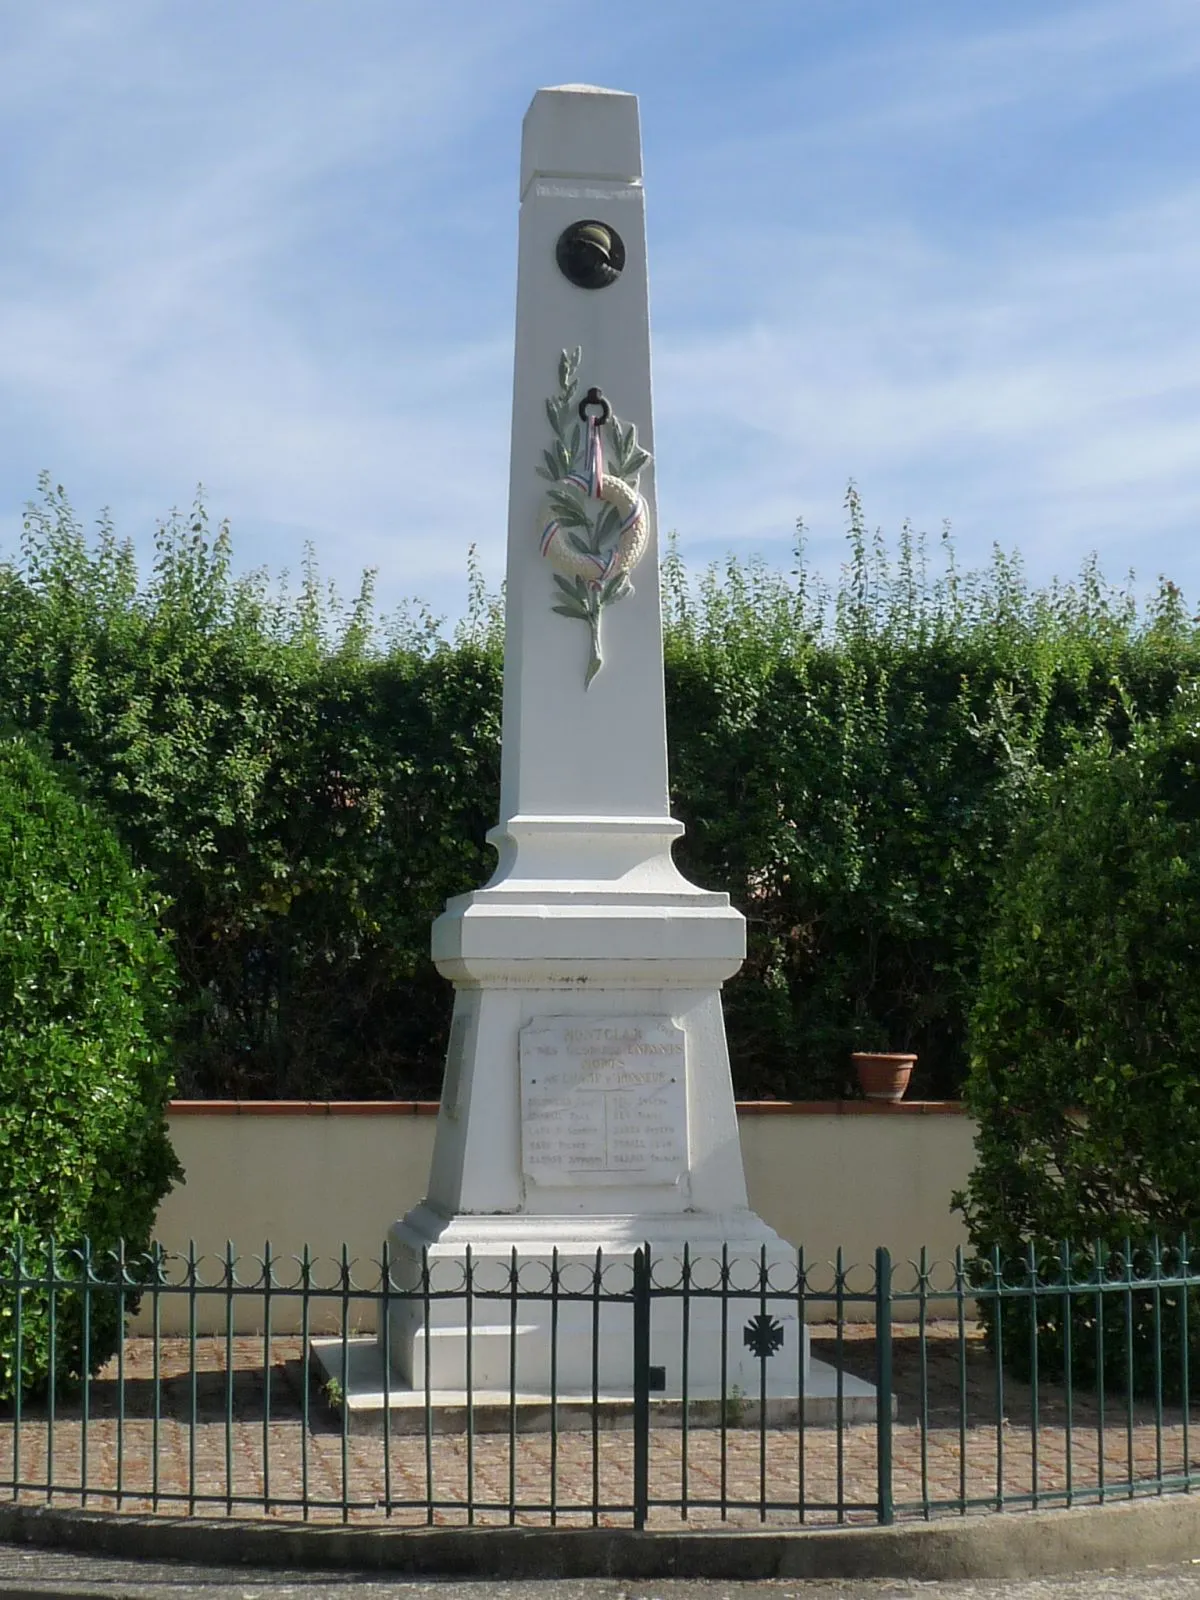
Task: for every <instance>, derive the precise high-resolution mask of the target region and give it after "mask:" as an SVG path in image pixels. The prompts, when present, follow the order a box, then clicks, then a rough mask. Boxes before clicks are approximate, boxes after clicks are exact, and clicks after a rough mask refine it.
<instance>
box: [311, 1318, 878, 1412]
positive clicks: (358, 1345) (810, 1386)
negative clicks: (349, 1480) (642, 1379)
mask: <svg viewBox="0 0 1200 1600" xmlns="http://www.w3.org/2000/svg"><path fill="white" fill-rule="evenodd" d="M343 1350H344V1353H343ZM309 1369H310V1371H311V1372H312V1374H313V1376H314V1378H315V1380H316V1383H317V1384H318V1386H319V1388H320V1389H321V1392H322V1394H323V1395H324V1397H325V1400H326V1401H327V1403H328V1404H329V1406H330V1408H331V1409H332V1410H333V1411H334V1412H335V1413H337V1414H338V1415H339V1416H341V1415H345V1416H346V1417H347V1419H348V1425H349V1430H350V1432H352V1433H382V1432H383V1425H384V1414H385V1411H386V1412H387V1413H388V1414H389V1427H390V1430H391V1432H393V1433H395V1434H413V1433H424V1431H425V1399H426V1396H425V1390H424V1389H423V1388H422V1389H411V1388H406V1387H404V1386H402V1385H401V1384H400V1382H399V1380H397V1379H396V1378H395V1377H393V1378H392V1380H391V1381H390V1383H388V1384H386V1385H385V1381H384V1378H385V1372H384V1362H383V1352H382V1351H381V1349H380V1347H379V1345H378V1343H377V1342H376V1340H375V1339H374V1338H373V1337H370V1336H366V1337H363V1338H357V1339H348V1340H346V1341H345V1345H344V1347H343V1341H342V1340H341V1339H338V1338H329V1339H312V1340H310V1341H309ZM840 1391H841V1401H840V1418H841V1421H842V1424H843V1425H844V1426H847V1427H848V1426H853V1425H854V1424H856V1423H869V1422H874V1420H875V1389H874V1387H873V1385H871V1384H869V1383H866V1382H864V1381H863V1379H861V1378H855V1377H852V1376H851V1375H850V1374H849V1373H845V1372H844V1373H842V1374H841V1379H840ZM838 1394H839V1375H838V1372H837V1369H836V1368H835V1367H832V1366H830V1365H829V1363H828V1362H825V1361H818V1360H816V1359H815V1358H810V1360H809V1366H808V1376H807V1379H806V1382H805V1386H804V1395H803V1397H800V1396H798V1395H768V1397H767V1402H766V1415H765V1426H766V1427H768V1428H784V1427H794V1426H796V1424H797V1423H798V1422H799V1420H800V1415H801V1408H802V1407H803V1415H804V1422H805V1425H806V1426H808V1427H818V1428H820V1427H826V1428H829V1427H836V1426H837V1425H838V1420H839V1399H838ZM429 1403H430V1408H431V1411H432V1413H433V1431H434V1432H435V1433H465V1432H466V1428H467V1397H466V1394H465V1393H464V1391H463V1390H461V1389H431V1390H430V1392H429ZM893 1406H894V1402H893ZM683 1410H684V1407H683V1401H682V1399H681V1398H680V1397H679V1396H670V1395H666V1396H656V1395H651V1397H650V1423H651V1426H652V1427H656V1428H678V1427H679V1426H680V1425H681V1424H682V1421H683ZM471 1411H472V1413H473V1425H474V1428H475V1431H476V1432H478V1433H507V1432H508V1431H509V1428H510V1427H512V1426H514V1425H515V1429H516V1431H517V1432H518V1433H545V1432H549V1430H550V1428H551V1426H552V1425H556V1426H557V1427H558V1428H559V1430H560V1431H563V1432H568V1431H575V1430H580V1431H582V1430H586V1429H589V1428H591V1426H592V1423H593V1416H594V1418H595V1422H596V1426H597V1427H599V1428H600V1429H602V1430H608V1429H616V1428H630V1427H632V1426H633V1393H632V1391H631V1390H628V1389H625V1390H615V1391H603V1390H602V1391H601V1392H600V1394H599V1396H598V1397H597V1399H596V1402H595V1405H594V1406H593V1402H592V1397H591V1395H590V1394H579V1393H562V1392H560V1393H559V1396H558V1405H557V1407H555V1406H554V1405H553V1404H552V1402H551V1398H550V1396H549V1394H532V1393H521V1392H518V1393H517V1395H516V1396H515V1399H514V1397H513V1396H511V1395H510V1393H509V1391H508V1390H507V1389H476V1390H475V1391H474V1393H473V1396H472V1405H471ZM760 1413H761V1407H760V1403H759V1398H758V1396H757V1395H747V1394H744V1393H741V1392H738V1391H736V1390H731V1391H730V1392H729V1393H727V1394H726V1396H725V1397H724V1398H722V1397H721V1395H720V1394H719V1393H718V1394H712V1393H708V1394H704V1393H701V1394H689V1396H688V1402H687V1420H688V1426H689V1428H719V1427H720V1426H721V1424H722V1421H724V1423H725V1426H726V1427H730V1428H757V1427H758V1426H759V1422H760Z"/></svg>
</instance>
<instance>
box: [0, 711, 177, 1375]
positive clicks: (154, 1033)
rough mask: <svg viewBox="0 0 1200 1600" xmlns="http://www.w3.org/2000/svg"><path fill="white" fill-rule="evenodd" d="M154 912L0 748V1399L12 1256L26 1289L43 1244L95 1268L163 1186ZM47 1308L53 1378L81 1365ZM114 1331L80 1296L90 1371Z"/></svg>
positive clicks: (82, 807) (34, 1340)
mask: <svg viewBox="0 0 1200 1600" xmlns="http://www.w3.org/2000/svg"><path fill="white" fill-rule="evenodd" d="M159 910H160V907H159V906H158V905H156V903H155V902H154V900H153V898H152V896H151V894H150V891H149V887H148V884H147V882H146V880H145V876H144V874H141V873H137V872H135V871H134V870H133V869H132V868H131V866H130V864H129V861H128V858H127V856H126V853H125V850H124V849H123V847H122V846H121V844H120V842H119V841H118V839H117V837H116V835H115V834H114V833H113V831H112V829H111V827H110V826H109V825H108V823H107V822H106V821H105V820H104V819H103V818H102V817H101V816H100V815H99V814H98V813H97V811H96V809H95V808H94V807H93V806H91V805H89V804H87V803H85V802H84V801H83V800H82V799H81V798H80V796H79V794H78V793H76V792H75V790H74V787H73V785H72V784H71V782H70V779H69V778H68V777H66V776H64V775H63V774H62V773H60V772H57V771H55V770H54V769H53V767H52V766H51V764H50V763H49V762H48V761H47V760H46V759H45V758H44V757H43V756H42V755H41V754H39V753H38V752H37V751H36V750H35V749H34V748H32V747H31V745H30V744H29V743H28V742H27V741H26V740H25V739H24V738H22V737H20V736H17V735H13V734H8V735H5V736H3V737H0V1399H4V1398H7V1397H11V1395H12V1393H13V1390H14V1386H15V1381H16V1365H17V1339H18V1331H17V1318H16V1311H17V1290H16V1289H15V1288H14V1286H13V1284H12V1281H11V1280H12V1278H13V1277H14V1275H15V1273H14V1269H15V1268H16V1266H17V1264H18V1258H19V1257H20V1259H22V1260H23V1262H24V1265H25V1272H26V1274H27V1275H28V1276H31V1277H33V1278H38V1277H41V1276H43V1275H44V1273H45V1269H46V1267H47V1265H48V1264H49V1256H48V1252H49V1251H50V1249H51V1241H52V1240H53V1241H55V1245H56V1250H57V1255H56V1263H57V1266H58V1269H59V1271H60V1273H62V1274H64V1275H66V1276H68V1277H71V1276H76V1277H77V1276H78V1274H79V1271H80V1267H81V1262H80V1257H79V1255H78V1254H77V1253H76V1252H78V1251H79V1250H81V1249H82V1247H83V1245H84V1241H88V1242H90V1246H91V1250H92V1255H93V1259H94V1260H95V1263H96V1266H97V1268H98V1269H100V1270H102V1271H107V1270H108V1267H107V1263H106V1262H105V1256H106V1253H107V1252H109V1251H112V1250H115V1249H117V1248H118V1245H119V1243H120V1241H124V1243H125V1248H126V1251H127V1252H128V1253H129V1254H130V1256H131V1257H135V1256H137V1255H138V1254H139V1253H141V1252H144V1251H145V1250H147V1249H148V1247H149V1243H150V1230H151V1228H152V1226H153V1223H154V1217H155V1212H156V1210H157V1207H158V1202H159V1201H160V1199H161V1198H162V1196H163V1195H164V1194H165V1193H166V1191H167V1190H168V1188H169V1187H170V1185H171V1183H172V1182H173V1181H174V1180H175V1179H176V1178H178V1177H180V1176H181V1172H180V1169H179V1167H178V1165H177V1163H176V1161H175V1157H174V1155H173V1153H172V1150H171V1147H170V1144H169V1143H168V1140H167V1131H166V1118H165V1108H166V1101H167V1096H168V1093H169V1091H170V1084H171V1077H170V1068H169V1040H170V1026H171V996H172V987H173V975H172V965H171V961H170V958H169V954H168V952H167V950H166V948H165V946H164V942H163V939H162V937H161V935H160V933H159V931H158V929H157V927H156V916H157V913H158V911H159ZM5 1278H8V1279H9V1280H10V1281H9V1282H8V1283H5V1282H4V1281H3V1280H4V1279H5ZM20 1298H21V1308H20V1309H21V1319H20V1320H21V1326H20V1357H21V1360H20V1368H21V1374H22V1382H23V1384H24V1385H25V1386H26V1387H27V1388H28V1389H29V1390H31V1391H36V1390H37V1389H38V1388H39V1387H41V1386H42V1385H43V1384H44V1383H45V1381H46V1379H47V1376H48V1373H49V1370H50V1340H51V1337H52V1335H51V1319H50V1304H49V1295H48V1292H47V1290H46V1289H45V1288H38V1287H31V1288H26V1289H24V1290H23V1292H22V1293H21V1297H20ZM135 1304H136V1297H135V1296H130V1297H129V1299H128V1303H127V1309H133V1307H134V1306H135ZM54 1309H55V1318H54V1330H53V1338H54V1366H55V1369H56V1371H57V1374H58V1376H59V1378H60V1379H62V1380H63V1381H64V1382H70V1381H71V1380H72V1379H74V1378H78V1377H79V1376H80V1375H81V1373H82V1367H83V1363H84V1334H83V1303H82V1298H81V1297H80V1296H79V1295H77V1294H75V1293H73V1292H70V1291H65V1292H62V1293H60V1294H59V1295H58V1296H57V1298H56V1304H55V1308H54ZM120 1331H121V1330H120V1317H119V1305H118V1300H117V1297H116V1296H114V1295H97V1296H96V1297H95V1298H94V1301H93V1305H92V1308H91V1326H90V1330H89V1334H90V1339H89V1349H88V1358H89V1364H90V1366H91V1368H92V1369H93V1370H95V1369H96V1368H97V1367H99V1366H100V1365H101V1364H102V1363H103V1362H104V1361H105V1360H107V1358H108V1357H109V1355H111V1354H112V1352H113V1350H114V1349H115V1348H116V1343H117V1340H118V1338H119V1336H120Z"/></svg>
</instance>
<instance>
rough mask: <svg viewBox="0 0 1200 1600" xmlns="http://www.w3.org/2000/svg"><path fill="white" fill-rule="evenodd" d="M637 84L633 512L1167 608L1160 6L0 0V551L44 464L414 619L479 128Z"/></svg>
mask: <svg viewBox="0 0 1200 1600" xmlns="http://www.w3.org/2000/svg"><path fill="white" fill-rule="evenodd" d="M563 82H592V83H601V84H605V85H608V86H611V87H614V88H622V89H631V90H633V91H635V92H636V93H637V94H638V95H639V96H640V98H641V110H642V128H643V140H644V146H645V166H646V185H647V205H648V215H649V227H650V250H651V257H650V271H651V308H652V317H653V329H654V345H655V407H656V432H657V453H658V490H659V497H660V499H659V511H660V522H661V524H662V526H663V527H664V528H674V529H677V530H678V533H679V536H680V541H681V546H682V549H683V551H684V554H685V556H686V557H687V558H688V559H689V561H691V562H693V563H696V564H700V563H703V562H705V561H707V560H709V559H712V558H713V557H718V556H722V555H724V554H725V553H726V552H727V551H730V550H734V551H737V552H739V553H741V554H745V555H748V554H751V553H759V554H762V555H764V556H765V557H767V558H768V559H769V560H772V561H779V562H780V563H786V562H787V561H788V558H789V552H790V545H791V540H792V535H793V528H794V524H795V521H796V518H797V517H803V518H804V520H805V522H806V523H807V525H808V527H809V530H810V537H811V546H810V548H811V550H812V553H813V556H814V559H815V560H816V561H817V563H818V564H819V565H820V566H821V567H822V568H823V569H824V570H825V571H826V572H827V573H834V572H836V569H837V566H838V564H839V563H840V561H841V559H842V555H843V550H844V516H843V510H842V501H843V495H844V491H845V487H846V483H847V480H848V479H849V478H851V477H853V478H854V479H855V480H856V482H857V483H858V486H859V489H860V492H861V493H862V495H863V498H864V501H865V504H866V510H867V514H868V517H869V520H870V521H871V523H872V524H873V525H875V524H878V525H881V526H882V527H883V528H884V530H885V531H886V532H887V533H889V534H892V533H894V532H895V531H896V530H897V529H898V527H899V525H900V523H901V521H902V520H903V519H904V518H906V517H908V518H911V519H912V521H913V523H914V524H915V525H916V526H917V527H918V528H924V529H928V530H929V531H931V532H932V533H935V534H936V533H937V531H938V530H939V529H940V526H941V524H942V521H943V519H949V521H950V522H951V524H952V525H953V527H954V529H955V532H956V536H957V541H958V547H959V559H960V561H961V562H962V563H963V564H971V563H974V562H977V561H981V560H986V558H987V555H988V552H989V550H990V548H991V545H992V543H993V541H996V542H999V543H1000V544H1001V545H1003V546H1004V547H1005V548H1013V547H1015V548H1017V549H1019V550H1020V552H1021V553H1022V555H1023V557H1024V559H1025V561H1026V565H1027V568H1028V570H1029V572H1030V574H1031V576H1033V577H1034V578H1035V579H1038V580H1042V579H1046V578H1049V577H1050V576H1052V575H1054V574H1061V575H1071V574H1073V573H1074V572H1076V571H1077V570H1078V568H1079V566H1080V564H1081V562H1082V561H1083V560H1084V558H1085V557H1086V556H1087V555H1088V553H1089V552H1091V551H1093V550H1094V551H1096V552H1098V554H1099V556H1100V559H1101V563H1102V565H1103V567H1104V569H1105V570H1106V572H1108V574H1109V575H1110V576H1112V577H1115V578H1120V577H1122V576H1123V575H1124V573H1125V572H1126V570H1127V569H1128V568H1130V567H1133V568H1135V569H1136V571H1137V574H1138V577H1139V579H1140V580H1143V581H1144V582H1151V581H1153V579H1154V578H1155V577H1156V576H1157V574H1158V573H1160V572H1163V573H1166V574H1168V575H1169V576H1170V577H1172V578H1174V579H1175V580H1176V581H1178V582H1181V583H1182V584H1183V586H1184V588H1185V590H1186V591H1187V593H1188V595H1189V597H1190V598H1192V599H1193V600H1196V599H1198V598H1200V541H1198V540H1197V531H1198V528H1200V516H1198V513H1200V316H1198V300H1200V6H1197V5H1196V3H1195V0H1137V3H1136V4H1134V3H1131V0H1063V3H1051V4H1047V3H1046V0H1039V3H1032V0H1005V3H1003V4H1000V3H993V0H972V4H970V5H964V4H962V3H961V0H946V3H936V0H905V3H903V4H900V3H897V0H878V3H868V0H861V3H860V0H743V3H742V4H740V5H737V6H734V5H730V4H726V3H718V0H708V3H705V0H637V3H630V0H605V3H604V4H602V5H586V4H584V5H571V6H566V5H563V4H561V3H549V0H437V3H430V0H423V3H419V4H418V3H413V0H336V3H334V0H323V3H316V0H237V3H234V0H205V3H204V4H203V5H181V4H179V3H178V0H78V3H76V0H39V3H37V4H28V3H22V0H0V194H3V196H4V202H3V205H2V206H0V407H2V415H3V422H4V426H3V428H2V429H0V551H2V552H3V553H5V554H10V553H11V552H12V551H13V550H14V548H15V542H16V539H17V536H18V533H19V528H20V516H21V509H22V506H23V504H24V503H25V502H26V501H27V500H28V499H30V498H31V497H32V496H33V495H34V492H35V489H36V480H37V474H38V472H39V470H40V469H42V468H47V469H49V471H50V472H51V474H52V476H53V477H54V479H55V481H56V482H59V483H62V484H63V485H64V487H65V488H66V490H67V491H68V493H69V495H70V496H71V498H72V500H73V501H74V503H75V506H76V508H77V510H78V511H79V512H80V514H81V515H82V516H83V517H84V518H85V520H88V521H92V520H94V518H95V516H96V514H97V513H98V512H99V511H100V509H101V508H102V507H105V506H107V507H110V508H111V510H112V512H113V515H114V517H115V519H116V523H117V528H118V531H119V532H120V533H122V534H128V535H131V536H132V537H133V538H134V540H135V543H136V544H137V547H138V549H139V551H140V552H142V553H143V554H147V553H148V552H149V551H150V549H151V544H152V536H153V531H154V525H155V522H156V519H157V518H159V517H160V516H162V515H163V514H164V513H165V512H167V511H168V510H169V509H170V508H171V507H172V506H173V505H180V506H183V505H186V504H188V503H189V502H190V500H191V497H192V494H193V491H194V488H195V485H196V484H197V483H198V482H202V483H203V484H204V485H205V489H206V492H207V496H208V500H209V504H210V507H211V509H212V511H213V513H214V514H215V515H216V516H218V517H228V518H229V519H230V520H231V522H232V526H233V535H234V550H235V556H236V559H237V562H238V565H239V567H241V568H250V567H257V566H267V567H268V568H270V570H271V571H272V572H273V573H278V571H279V570H280V569H281V568H290V569H291V570H292V571H293V572H295V571H296V569H297V568H298V566H299V562H300V556H301V551H302V547H303V544H304V542H305V541H306V540H311V542H312V543H313V545H314V546H315V549H316V555H317V559H318V562H319V565H320V567H321V570H322V572H323V573H324V574H325V575H326V576H327V577H330V578H332V579H334V580H335V581H336V582H337V584H338V586H339V587H340V588H342V589H343V591H344V592H347V593H348V592H352V591H353V590H355V589H356V587H357V579H358V574H359V571H360V569H361V568H362V567H364V566H373V567H377V568H378V569H379V578H378V596H379V601H380V606H381V609H383V610H385V611H387V610H390V609H391V608H392V607H393V606H394V605H396V604H397V603H398V602H399V601H400V600H401V599H402V598H403V597H405V596H410V595H421V596H424V597H426V598H427V599H429V600H430V601H431V602H432V603H433V604H434V606H435V608H437V609H438V610H441V611H444V612H448V613H450V614H452V615H453V614H454V613H456V612H457V611H458V610H460V609H461V606H462V604H463V598H464V587H465V585H464V574H465V565H466V552H467V547H468V545H469V544H471V543H475V544H477V545H478V547H479V550H480V553H481V556H482V559H483V562H484V566H485V570H486V571H487V573H488V575H489V577H491V578H492V579H493V580H497V579H498V578H499V577H500V575H501V573H502V569H503V559H504V537H505V530H504V521H505V505H506V478H507V470H508V410H509V392H510V385H511V362H512V350H511V341H512V321H513V309H514V295H515V281H514V280H515V248H516V221H517V194H516V191H517V163H518V154H519V144H520V122H521V117H522V115H523V113H524V110H525V107H526V105H527V104H528V101H529V99H530V96H531V95H532V93H533V91H534V90H535V89H536V88H537V87H538V86H539V85H542V84H555V83H563Z"/></svg>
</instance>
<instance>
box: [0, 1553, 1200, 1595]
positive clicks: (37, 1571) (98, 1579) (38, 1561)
mask: <svg viewBox="0 0 1200 1600" xmlns="http://www.w3.org/2000/svg"><path fill="white" fill-rule="evenodd" d="M0 1595H5V1596H21V1595H28V1596H34V1595H41V1596H49V1595H56V1596H60V1597H64V1600H65V1597H68V1596H70V1597H72V1600H82V1597H84V1596H87V1597H89V1600H90V1597H93V1596H96V1597H99V1596H104V1597H106V1600H167V1597H168V1596H169V1597H170V1600H201V1597H204V1600H217V1597H218V1596H220V1597H225V1596H238V1597H243V1600H251V1597H262V1600H275V1597H278V1600H284V1597H285V1596H286V1597H287V1600H318V1597H322V1600H324V1597H330V1600H338V1597H342V1596H346V1597H348V1596H350V1595H353V1596H355V1597H359V1600H375V1597H379V1600H385V1597H386V1600H391V1597H396V1600H401V1597H403V1600H421V1597H428V1600H485V1597H486V1600H835V1597H837V1600H842V1597H849V1596H861V1597H862V1600H902V1597H908V1600H1085V1597H1086V1600H1200V1562H1193V1563H1189V1564H1188V1565H1187V1566H1185V1567H1171V1568H1166V1567H1158V1568H1148V1569H1146V1570H1145V1571H1144V1572H1138V1573H1085V1574H1080V1575H1078V1576H1072V1577H1058V1578H1045V1579H1036V1580H1028V1581H1015V1580H1011V1579H1010V1580H1007V1581H1005V1582H1003V1583H922V1582H916V1581H910V1580H902V1581H901V1580H891V1579H881V1580H875V1581H870V1580H856V1581H855V1582H853V1583H826V1582H813V1583H797V1582H795V1581H793V1580H782V1581H778V1582H759V1583H746V1584H737V1583H728V1582H706V1581H703V1580H699V1579H674V1580H658V1581H655V1582H651V1583H636V1582H629V1581H618V1580H615V1579H607V1578H595V1579H587V1580H572V1581H565V1580H560V1579H541V1580H537V1581H532V1582H523V1583H501V1582H496V1581H494V1580H490V1579H486V1578H480V1579H478V1580H476V1581H474V1582H469V1583H468V1582H463V1581H462V1580H460V1579H454V1580H450V1581H446V1582H433V1581H430V1580H429V1579H422V1580H419V1581H413V1582H398V1581H395V1580H392V1579H387V1578H380V1577H379V1576H378V1574H369V1573H361V1574H354V1573H346V1574H338V1575H337V1576H332V1575H331V1576H330V1577H329V1578H324V1577H323V1578H321V1579H319V1580H318V1579H315V1578H314V1575H313V1574H312V1573H311V1572H301V1571H272V1570H255V1571H253V1572H247V1571H245V1570H240V1569H230V1568H198V1567H186V1566H174V1565H165V1564H162V1563H151V1562H140V1563H139V1562H131V1561H114V1560H108V1559H105V1558H100V1557H87V1556H70V1555H62V1554H58V1553H56V1552H46V1551H31V1550H27V1549H15V1548H13V1547H11V1546H4V1545H0Z"/></svg>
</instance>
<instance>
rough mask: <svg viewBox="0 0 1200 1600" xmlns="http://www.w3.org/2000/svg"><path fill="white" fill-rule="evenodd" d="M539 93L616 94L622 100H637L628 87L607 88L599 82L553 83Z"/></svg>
mask: <svg viewBox="0 0 1200 1600" xmlns="http://www.w3.org/2000/svg"><path fill="white" fill-rule="evenodd" d="M538 93H539V94H614V95H618V96H619V97H620V98H621V99H622V100H636V98H637V96H636V95H635V94H633V93H631V91H630V90H628V89H606V88H604V87H603V85H601V84H598V83H551V84H547V85H546V87H545V88H544V89H539V90H538Z"/></svg>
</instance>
